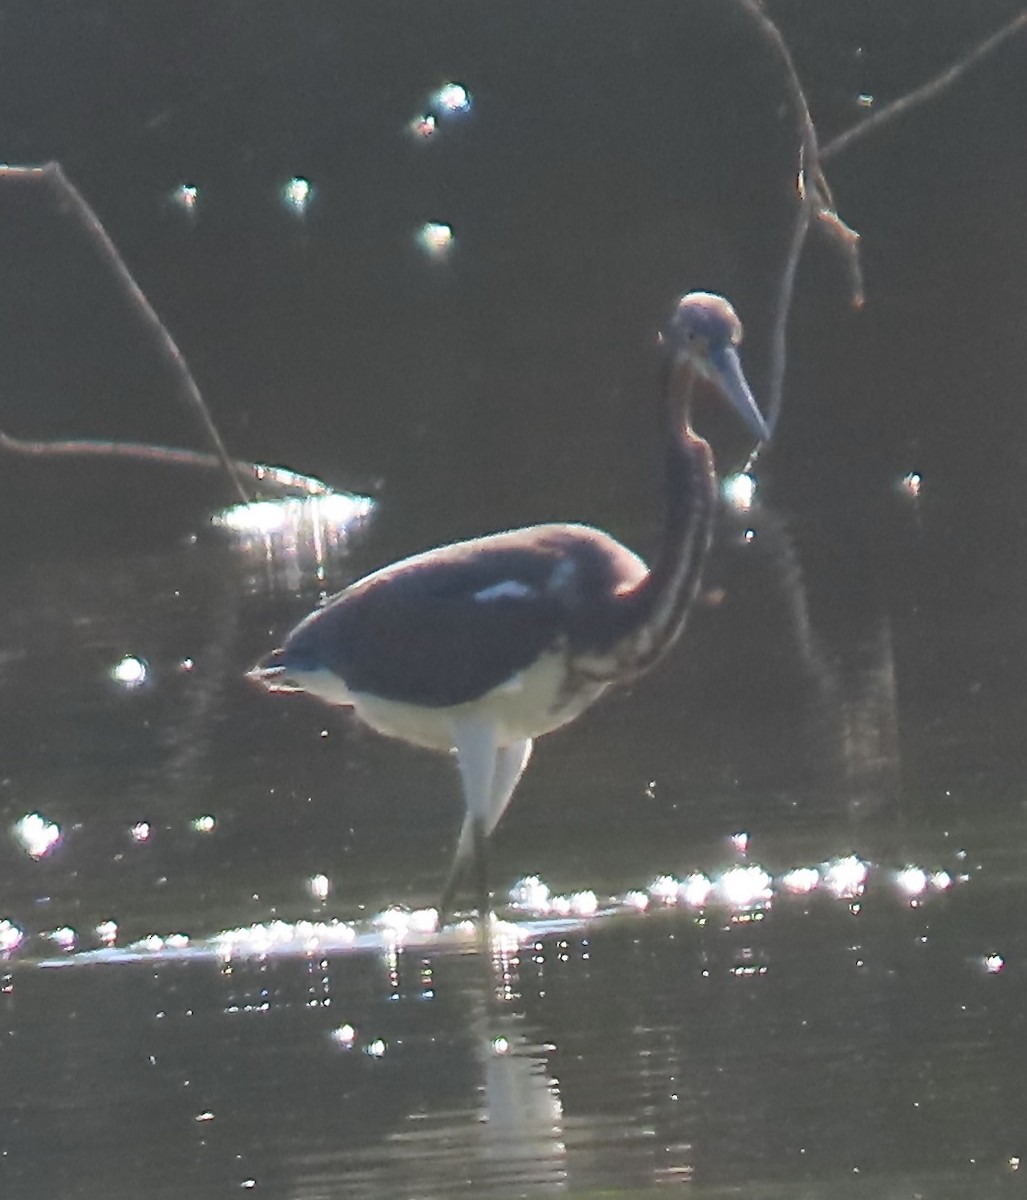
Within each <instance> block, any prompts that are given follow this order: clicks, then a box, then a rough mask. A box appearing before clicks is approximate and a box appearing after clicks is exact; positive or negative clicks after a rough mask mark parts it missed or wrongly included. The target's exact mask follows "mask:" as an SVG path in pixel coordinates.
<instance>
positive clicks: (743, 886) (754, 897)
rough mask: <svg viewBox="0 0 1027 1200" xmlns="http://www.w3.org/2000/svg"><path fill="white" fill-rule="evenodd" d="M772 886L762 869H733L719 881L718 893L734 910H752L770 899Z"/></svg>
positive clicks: (725, 873) (726, 872)
mask: <svg viewBox="0 0 1027 1200" xmlns="http://www.w3.org/2000/svg"><path fill="white" fill-rule="evenodd" d="M770 884H771V879H770V876H769V875H768V874H767V872H766V871H764V870H763V868H762V867H756V866H752V867H732V868H731V869H730V870H728V871H725V872H724V874H723V875H721V877H720V879H719V880H718V881H717V892H718V893H719V895H720V896H721V897H722V898H723V900H724V902H725V903H726V904H728V905H730V906H731V907H732V908H750V907H752V905H754V904H761V903H764V902H765V901H767V900H769V899H770Z"/></svg>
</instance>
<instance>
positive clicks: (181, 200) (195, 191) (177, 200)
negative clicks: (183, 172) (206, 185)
mask: <svg viewBox="0 0 1027 1200" xmlns="http://www.w3.org/2000/svg"><path fill="white" fill-rule="evenodd" d="M199 199H200V189H199V188H198V187H197V186H196V184H195V183H180V184H179V185H178V187H177V188H175V189H174V191H172V193H171V200H172V203H174V204H177V205H178V207H179V208H181V209H182V210H183V211H185V212H187V213H189V214H190V215H193V214H195V212H196V205H197V203H198V201H199Z"/></svg>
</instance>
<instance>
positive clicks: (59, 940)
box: [43, 925, 78, 952]
mask: <svg viewBox="0 0 1027 1200" xmlns="http://www.w3.org/2000/svg"><path fill="white" fill-rule="evenodd" d="M43 937H45V938H48V939H49V940H50V941H51V942H53V944H54V945H55V946H58V947H59V948H60V949H61V950H64V951H65V952H67V951H70V950H74V949H75V941H76V939H77V938H78V934H77V933H76V932H75V931H74V929H72V928H71V927H70V926H69V925H62V926H60V928H58V929H51V930H50V932H49V933H44V934H43Z"/></svg>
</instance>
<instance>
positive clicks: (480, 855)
mask: <svg viewBox="0 0 1027 1200" xmlns="http://www.w3.org/2000/svg"><path fill="white" fill-rule="evenodd" d="M456 742H457V747H456V749H457V762H458V764H459V766H460V777H461V781H462V783H463V790H464V801H465V804H466V811H465V813H464V820H463V825H462V826H461V828H460V837H459V840H458V841H457V846H456V852H455V853H454V855H453V863H452V866H451V867H450V870H449V875H448V877H447V879H446V884H445V887H444V888H443V889H442V898H441V899H440V901H439V906H438V907H439V925H440V927H441V926H442V925H443V924H444V923H445V920H446V917H447V916H448V915H449V912H450V909H451V907H452V903H453V898H454V896H455V894H456V889H457V887H458V886H459V884H460V880H461V879H462V877H463V874H464V871H465V869H466V867H467V865H468V863H469V862H471V861H472V859H473V861H474V863H475V880H474V882H475V893H476V895H475V899H476V900H477V902H478V906H479V912H480V913H481V915H482V916H483V918H484V916H486V915H487V912H488V906H489V905H488V863H487V857H488V856H487V852H486V843H487V841H488V838H489V836H490V835H491V834H492V831H493V830H494V829H495V827H496V826H497V825H498V824H499V819H500V817H502V815H503V813H504V812H505V810H506V807H507V805H508V804H509V803H510V797H511V796H512V795H513V793H514V788H516V786H517V781H518V780H519V779H520V777H521V774H522V772H523V771H524V768H525V767H526V766H527V764H528V759H529V758H530V757H531V740H530V739H525V740H524V741H519V742H514V743H512V744H511V745H509V746H499V745H497V744H496V742H495V730H494V728H493V727H492V726H490V725H486V723H485V722H480V723H478V722H475V723H473V724H472V723H468V724H467V725H465V726H462V727H461V728H460V729H458V730H457V737H456Z"/></svg>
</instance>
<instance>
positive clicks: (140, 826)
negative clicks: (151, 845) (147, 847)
mask: <svg viewBox="0 0 1027 1200" xmlns="http://www.w3.org/2000/svg"><path fill="white" fill-rule="evenodd" d="M128 832H129V834H130V835H131V838H132V841H133V842H139V843H142V842H148V841H149V840H150V834H151V832H152V830H151V828H150V822H149V821H137V822H136V823H135V824H134V825H133V826H132V828H131V829H130V830H129V831H128Z"/></svg>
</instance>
